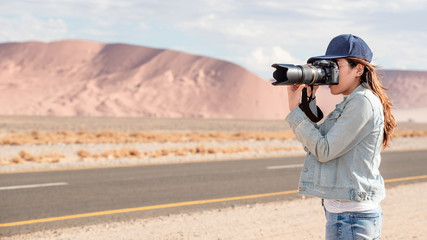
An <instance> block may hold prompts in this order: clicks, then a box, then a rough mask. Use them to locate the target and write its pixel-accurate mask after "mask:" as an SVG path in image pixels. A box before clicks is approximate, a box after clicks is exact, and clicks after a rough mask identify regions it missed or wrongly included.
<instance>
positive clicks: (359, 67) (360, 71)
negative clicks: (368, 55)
mask: <svg viewBox="0 0 427 240" xmlns="http://www.w3.org/2000/svg"><path fill="white" fill-rule="evenodd" d="M364 70H365V66H364V65H363V64H360V63H359V64H357V66H356V75H357V76H358V77H360V76H362V74H363V71H364Z"/></svg>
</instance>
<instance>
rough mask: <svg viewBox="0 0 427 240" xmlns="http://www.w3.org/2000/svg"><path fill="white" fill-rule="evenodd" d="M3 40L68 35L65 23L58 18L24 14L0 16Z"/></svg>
mask: <svg viewBox="0 0 427 240" xmlns="http://www.w3.org/2000/svg"><path fill="white" fill-rule="evenodd" d="M0 25H1V26H2V31H0V39H1V40H3V41H29V40H37V41H51V40H58V39H63V38H67V37H69V34H68V28H67V24H66V23H65V22H64V21H63V20H62V19H60V18H47V19H39V18H34V17H32V16H29V15H25V16H22V17H19V18H16V19H13V20H12V19H8V18H4V17H0Z"/></svg>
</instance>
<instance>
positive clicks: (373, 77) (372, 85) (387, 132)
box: [346, 58, 396, 149]
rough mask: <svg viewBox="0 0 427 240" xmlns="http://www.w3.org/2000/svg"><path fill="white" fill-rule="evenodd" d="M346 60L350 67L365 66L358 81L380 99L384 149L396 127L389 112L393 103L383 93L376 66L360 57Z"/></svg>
mask: <svg viewBox="0 0 427 240" xmlns="http://www.w3.org/2000/svg"><path fill="white" fill-rule="evenodd" d="M346 60H347V62H348V63H349V64H350V66H351V67H352V68H354V67H355V66H357V64H362V65H363V66H364V67H365V70H364V72H363V74H362V76H361V78H360V82H361V84H362V85H363V86H364V87H366V88H368V89H370V90H371V91H372V92H373V93H374V94H375V95H376V96H377V97H378V98H379V99H380V101H381V104H382V106H383V112H384V138H383V149H385V148H386V147H388V146H389V145H390V141H391V139H392V137H393V132H394V129H395V128H396V120H395V119H394V116H393V114H392V112H391V108H392V106H393V104H392V103H391V102H390V100H389V98H388V96H387V94H386V93H385V91H386V90H388V89H387V88H385V87H384V86H383V85H382V83H381V81H380V79H379V78H378V75H377V72H376V71H375V69H376V68H377V67H376V66H374V65H372V64H371V63H370V62H368V61H365V60H363V59H360V58H346Z"/></svg>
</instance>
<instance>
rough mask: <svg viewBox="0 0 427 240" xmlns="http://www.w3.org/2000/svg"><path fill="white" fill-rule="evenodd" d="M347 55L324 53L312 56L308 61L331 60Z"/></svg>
mask: <svg viewBox="0 0 427 240" xmlns="http://www.w3.org/2000/svg"><path fill="white" fill-rule="evenodd" d="M344 57H346V56H332V55H323V56H317V57H311V58H309V59H308V60H307V63H313V62H314V61H317V60H331V59H337V58H344Z"/></svg>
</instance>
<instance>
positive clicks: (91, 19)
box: [0, 0, 427, 77]
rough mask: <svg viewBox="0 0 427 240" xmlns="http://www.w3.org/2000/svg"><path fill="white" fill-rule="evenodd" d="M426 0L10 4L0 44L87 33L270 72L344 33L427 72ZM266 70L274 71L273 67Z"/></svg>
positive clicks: (392, 60) (381, 57)
mask: <svg viewBox="0 0 427 240" xmlns="http://www.w3.org/2000/svg"><path fill="white" fill-rule="evenodd" d="M426 11H427V2H426V1H423V0H407V1H398V0H376V1H371V0H360V1H354V0H324V1H321V2H313V1H311V0H299V1H290V0H289V1H283V0H247V1H238V0H176V1H157V0H144V1H138V0H122V1H116V0H63V1H42V0H32V1H4V2H2V7H1V8H0V24H1V30H2V31H0V41H3V42H5V41H26V40H41V41H52V40H58V39H66V38H82V39H87V40H95V41H102V42H124V43H132V44H138V45H145V46H152V47H158V48H173V49H175V50H183V51H186V52H189V53H193V54H200V55H207V56H211V57H215V58H219V59H226V60H229V61H232V62H236V63H238V64H241V65H243V66H244V67H246V68H248V69H249V70H251V71H254V72H256V73H257V74H258V75H261V76H263V77H269V76H270V74H269V71H270V69H269V68H270V65H271V63H272V62H288V63H304V62H305V60H306V59H307V58H308V57H310V56H315V55H321V54H323V53H324V52H325V50H326V47H327V45H328V43H329V41H330V40H331V39H332V38H333V37H334V36H337V35H339V34H342V33H353V34H355V35H358V36H360V37H362V38H363V39H364V40H365V41H366V42H367V43H368V44H369V45H370V46H371V48H372V50H373V51H374V59H375V61H376V62H377V63H378V64H380V65H383V66H385V67H400V68H409V69H411V68H412V69H427V68H426V67H425V66H424V64H422V63H421V61H420V59H419V56H422V55H424V56H425V55H427V49H426V47H425V46H424V45H425V42H426V41H427V36H426V33H425V31H423V29H424V28H425V26H424V22H425V20H426V15H425V12H426ZM266 69H267V70H266Z"/></svg>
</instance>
